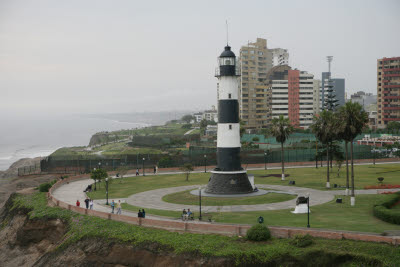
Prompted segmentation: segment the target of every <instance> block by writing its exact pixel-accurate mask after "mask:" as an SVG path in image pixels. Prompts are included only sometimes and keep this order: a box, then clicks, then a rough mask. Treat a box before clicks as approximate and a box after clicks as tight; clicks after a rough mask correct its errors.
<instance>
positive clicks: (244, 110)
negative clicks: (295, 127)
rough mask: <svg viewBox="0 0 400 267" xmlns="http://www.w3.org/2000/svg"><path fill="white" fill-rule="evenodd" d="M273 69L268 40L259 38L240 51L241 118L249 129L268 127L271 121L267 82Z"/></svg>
mask: <svg viewBox="0 0 400 267" xmlns="http://www.w3.org/2000/svg"><path fill="white" fill-rule="evenodd" d="M271 68H272V57H271V54H270V53H269V51H268V49H267V40H266V39H262V38H257V40H256V42H255V43H248V44H247V45H245V46H242V47H241V49H240V70H241V75H242V76H241V81H240V118H241V120H242V121H243V122H244V127H245V128H247V129H257V128H263V127H266V126H267V124H268V121H269V119H270V118H269V117H268V114H269V106H268V103H269V96H270V95H269V93H268V91H267V86H266V84H265V80H266V77H267V72H268V70H270V69H271Z"/></svg>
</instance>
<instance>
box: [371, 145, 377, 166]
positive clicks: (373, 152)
mask: <svg viewBox="0 0 400 267" xmlns="http://www.w3.org/2000/svg"><path fill="white" fill-rule="evenodd" d="M375 152H376V147H375V146H374V149H373V150H372V154H374V165H375Z"/></svg>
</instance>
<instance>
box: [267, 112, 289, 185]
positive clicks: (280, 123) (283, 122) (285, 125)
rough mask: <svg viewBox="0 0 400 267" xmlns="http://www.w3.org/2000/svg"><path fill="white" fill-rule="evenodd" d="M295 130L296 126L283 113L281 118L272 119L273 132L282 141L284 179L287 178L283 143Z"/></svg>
mask: <svg viewBox="0 0 400 267" xmlns="http://www.w3.org/2000/svg"><path fill="white" fill-rule="evenodd" d="M293 130H294V128H293V126H292V125H291V124H290V121H289V119H288V118H285V117H283V115H280V116H279V118H274V119H272V125H271V129H270V131H271V134H272V135H273V136H275V138H276V141H277V142H279V143H281V159H282V181H284V180H285V157H284V150H283V143H285V142H286V139H288V137H289V135H290V134H291V133H292V132H293Z"/></svg>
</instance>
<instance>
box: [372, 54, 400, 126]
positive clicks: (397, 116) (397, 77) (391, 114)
mask: <svg viewBox="0 0 400 267" xmlns="http://www.w3.org/2000/svg"><path fill="white" fill-rule="evenodd" d="M377 65H378V66H377V74H378V80H377V83H378V84H377V93H378V98H377V99H378V103H377V104H378V123H377V126H378V128H380V129H382V128H385V127H386V125H387V124H388V123H389V122H390V121H398V122H400V57H392V58H382V59H378V64H377Z"/></svg>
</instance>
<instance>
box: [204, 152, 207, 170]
mask: <svg viewBox="0 0 400 267" xmlns="http://www.w3.org/2000/svg"><path fill="white" fill-rule="evenodd" d="M206 172H207V155H204V173H206Z"/></svg>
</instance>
